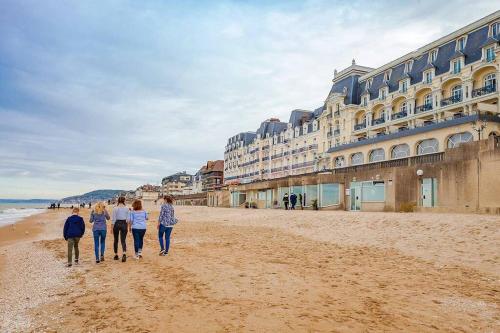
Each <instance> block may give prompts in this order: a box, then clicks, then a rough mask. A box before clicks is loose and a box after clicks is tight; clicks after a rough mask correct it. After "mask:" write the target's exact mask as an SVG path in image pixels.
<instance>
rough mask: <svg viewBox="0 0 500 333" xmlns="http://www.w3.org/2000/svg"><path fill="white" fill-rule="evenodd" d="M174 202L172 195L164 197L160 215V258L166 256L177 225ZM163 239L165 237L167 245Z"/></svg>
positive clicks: (158, 227)
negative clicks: (171, 236) (173, 230)
mask: <svg viewBox="0 0 500 333" xmlns="http://www.w3.org/2000/svg"><path fill="white" fill-rule="evenodd" d="M173 202H174V200H173V199H172V197H171V196H170V195H166V196H164V197H163V204H162V205H161V209H160V215H159V216H158V225H157V229H158V240H159V241H160V256H166V255H167V254H168V250H169V248H170V235H171V234H172V229H173V228H174V225H175V224H176V223H177V219H176V218H175V214H174V206H173ZM163 237H165V244H163Z"/></svg>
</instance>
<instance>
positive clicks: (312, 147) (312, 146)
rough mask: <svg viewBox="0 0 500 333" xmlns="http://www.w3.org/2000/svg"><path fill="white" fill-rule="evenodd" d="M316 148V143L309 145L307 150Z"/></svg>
mask: <svg viewBox="0 0 500 333" xmlns="http://www.w3.org/2000/svg"><path fill="white" fill-rule="evenodd" d="M314 149H318V144H316V143H315V144H313V145H309V150H314Z"/></svg>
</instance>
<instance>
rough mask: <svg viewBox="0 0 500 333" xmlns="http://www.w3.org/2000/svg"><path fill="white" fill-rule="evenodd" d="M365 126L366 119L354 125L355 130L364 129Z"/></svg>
mask: <svg viewBox="0 0 500 333" xmlns="http://www.w3.org/2000/svg"><path fill="white" fill-rule="evenodd" d="M363 128H366V121H363V122H362V123H361V124H356V125H354V130H355V131H359V130H362V129H363Z"/></svg>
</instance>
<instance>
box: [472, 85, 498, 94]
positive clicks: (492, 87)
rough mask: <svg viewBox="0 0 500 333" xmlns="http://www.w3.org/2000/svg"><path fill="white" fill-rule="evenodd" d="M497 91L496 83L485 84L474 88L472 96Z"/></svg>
mask: <svg viewBox="0 0 500 333" xmlns="http://www.w3.org/2000/svg"><path fill="white" fill-rule="evenodd" d="M495 91H497V87H496V85H495V84H491V85H488V86H484V87H482V88H479V89H474V90H472V97H479V96H484V95H487V94H491V93H492V92H495Z"/></svg>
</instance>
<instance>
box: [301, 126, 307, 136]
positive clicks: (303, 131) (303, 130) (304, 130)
mask: <svg viewBox="0 0 500 333" xmlns="http://www.w3.org/2000/svg"><path fill="white" fill-rule="evenodd" d="M302 134H307V124H305V125H304V126H302Z"/></svg>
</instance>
